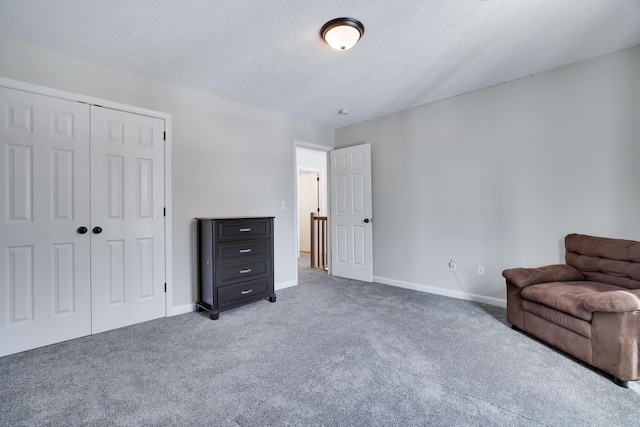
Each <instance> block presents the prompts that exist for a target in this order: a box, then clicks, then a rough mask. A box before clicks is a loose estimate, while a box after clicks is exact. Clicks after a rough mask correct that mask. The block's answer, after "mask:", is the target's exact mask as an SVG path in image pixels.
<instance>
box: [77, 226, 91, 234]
mask: <svg viewBox="0 0 640 427" xmlns="http://www.w3.org/2000/svg"><path fill="white" fill-rule="evenodd" d="M77 231H78V234H85V233H86V232H87V231H89V230H87V227H78V230H77Z"/></svg>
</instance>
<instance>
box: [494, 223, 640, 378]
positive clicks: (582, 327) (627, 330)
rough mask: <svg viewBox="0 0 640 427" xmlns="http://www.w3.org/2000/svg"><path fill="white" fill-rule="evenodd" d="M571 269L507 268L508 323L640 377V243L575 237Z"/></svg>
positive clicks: (568, 256)
mask: <svg viewBox="0 0 640 427" xmlns="http://www.w3.org/2000/svg"><path fill="white" fill-rule="evenodd" d="M565 249H566V253H565V262H566V264H558V265H549V266H546V267H540V268H513V269H509V270H505V271H503V273H502V275H503V276H504V277H505V278H506V279H507V321H508V322H509V323H511V325H513V326H514V327H516V328H518V329H521V330H523V331H524V332H527V333H529V334H531V335H533V336H535V337H537V338H539V339H541V340H543V341H545V342H547V343H549V344H551V345H553V346H554V347H557V348H559V349H560V350H562V351H564V352H566V353H569V354H570V355H572V356H574V357H576V358H578V359H580V360H582V361H584V362H586V363H588V364H590V365H592V366H595V367H596V368H599V369H602V370H603V371H605V372H607V373H609V374H611V375H613V377H614V381H615V383H616V384H618V385H620V386H623V387H626V386H628V383H627V381H631V380H638V379H640V242H635V241H632V240H621V239H607V238H603V237H593V236H585V235H580V234H569V235H568V236H567V237H565Z"/></svg>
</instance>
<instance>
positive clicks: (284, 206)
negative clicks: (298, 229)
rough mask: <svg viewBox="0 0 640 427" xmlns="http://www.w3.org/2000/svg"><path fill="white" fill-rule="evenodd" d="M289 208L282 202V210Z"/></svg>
mask: <svg viewBox="0 0 640 427" xmlns="http://www.w3.org/2000/svg"><path fill="white" fill-rule="evenodd" d="M286 208H287V204H286V203H285V202H280V209H282V210H285V209H286Z"/></svg>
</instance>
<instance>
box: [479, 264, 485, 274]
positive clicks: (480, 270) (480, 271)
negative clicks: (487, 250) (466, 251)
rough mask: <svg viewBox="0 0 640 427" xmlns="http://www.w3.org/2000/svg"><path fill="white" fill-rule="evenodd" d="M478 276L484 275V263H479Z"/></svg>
mask: <svg viewBox="0 0 640 427" xmlns="http://www.w3.org/2000/svg"><path fill="white" fill-rule="evenodd" d="M478 276H484V265H480V264H478Z"/></svg>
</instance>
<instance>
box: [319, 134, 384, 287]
mask: <svg viewBox="0 0 640 427" xmlns="http://www.w3.org/2000/svg"><path fill="white" fill-rule="evenodd" d="M330 167H331V217H330V218H329V220H330V228H331V274H333V275H335V276H340V277H347V278H350V279H356V280H362V281H365V282H372V281H373V264H372V262H373V257H372V237H373V232H372V224H371V221H372V219H371V212H372V209H371V144H362V145H357V146H354V147H348V148H342V149H339V150H334V151H331V153H330Z"/></svg>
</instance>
